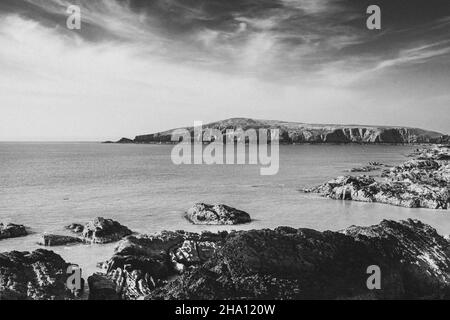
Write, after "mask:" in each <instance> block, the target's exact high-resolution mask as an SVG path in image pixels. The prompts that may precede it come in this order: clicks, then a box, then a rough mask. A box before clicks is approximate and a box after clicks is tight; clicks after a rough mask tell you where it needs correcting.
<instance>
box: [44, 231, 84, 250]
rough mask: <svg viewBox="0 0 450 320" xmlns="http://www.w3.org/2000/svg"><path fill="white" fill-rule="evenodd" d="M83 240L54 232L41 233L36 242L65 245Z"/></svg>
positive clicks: (53, 245)
mask: <svg viewBox="0 0 450 320" xmlns="http://www.w3.org/2000/svg"><path fill="white" fill-rule="evenodd" d="M81 242H83V240H81V239H80V238H76V237H70V236H61V235H56V234H43V235H42V236H41V239H40V240H39V241H38V244H39V245H41V246H47V247H55V246H65V245H68V244H75V243H81Z"/></svg>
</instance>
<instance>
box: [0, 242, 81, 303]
mask: <svg viewBox="0 0 450 320" xmlns="http://www.w3.org/2000/svg"><path fill="white" fill-rule="evenodd" d="M68 267H69V264H68V263H66V262H65V261H64V260H63V259H62V258H61V257H60V256H59V255H57V254H56V253H54V252H52V251H47V250H42V249H38V250H36V251H33V252H31V253H30V252H18V251H12V252H6V253H0V300H65V299H74V298H75V296H74V294H73V293H72V292H71V291H69V290H68V289H67V287H66V281H67V278H68V275H67V273H66V272H67V268H68Z"/></svg>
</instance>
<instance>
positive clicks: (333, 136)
mask: <svg viewBox="0 0 450 320" xmlns="http://www.w3.org/2000/svg"><path fill="white" fill-rule="evenodd" d="M239 128H241V129H243V130H247V129H279V130H280V143H285V144H290V143H447V142H449V141H450V138H449V136H446V135H443V134H441V133H438V132H434V131H427V130H422V129H417V128H407V127H382V126H363V125H361V126H360V125H332V124H330V125H328V124H325V125H323V124H305V123H297V122H284V121H274V120H254V119H247V118H233V119H228V120H223V121H218V122H213V123H209V124H205V125H204V126H203V129H204V130H205V129H218V130H220V131H222V133H225V132H226V130H229V129H232V130H236V129H239ZM183 129H186V130H188V131H189V132H191V136H192V133H193V131H194V129H193V127H186V128H183ZM174 130H175V129H174ZM174 130H169V131H165V132H159V133H154V134H148V135H141V136H137V137H136V138H135V139H134V140H133V141H132V142H134V143H170V142H172V141H171V138H172V133H173V132H174ZM119 142H121V141H119Z"/></svg>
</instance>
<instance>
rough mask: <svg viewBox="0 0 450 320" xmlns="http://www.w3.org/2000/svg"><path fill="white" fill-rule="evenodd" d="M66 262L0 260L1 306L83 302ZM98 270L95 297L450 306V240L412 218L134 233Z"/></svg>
mask: <svg viewBox="0 0 450 320" xmlns="http://www.w3.org/2000/svg"><path fill="white" fill-rule="evenodd" d="M70 265H71V264H69V263H68V262H66V261H64V260H63V259H62V258H61V257H60V256H59V255H57V254H56V253H54V252H52V251H48V250H43V249H38V250H35V251H33V252H17V251H12V252H5V253H1V254H0V300H13V299H14V300H15V299H30V300H73V299H79V298H78V297H79V292H74V291H71V290H69V289H68V288H67V287H66V283H67V279H68V275H67V273H66V270H67V268H68V267H69V266H70ZM98 266H99V272H98V273H95V274H92V275H90V276H89V277H88V279H87V286H88V288H89V296H88V298H89V299H91V300H98V299H101V300H151V299H158V300H160V299H450V240H449V239H446V238H444V237H443V236H441V235H439V234H438V233H437V232H436V230H435V229H433V228H432V227H430V226H428V225H426V224H423V223H422V222H420V221H418V220H411V219H409V220H405V221H400V222H396V221H390V220H384V221H382V222H381V223H379V224H377V225H373V226H369V227H358V226H351V227H349V228H346V229H344V230H341V231H337V232H332V231H325V232H319V231H316V230H312V229H304V228H302V229H294V228H291V227H278V228H276V229H273V230H271V229H263V230H249V231H231V232H225V231H224V232H219V233H211V232H203V233H191V232H185V231H163V232H161V233H158V234H153V235H146V234H133V235H128V236H126V237H125V238H123V239H122V240H120V241H119V242H118V243H117V245H116V248H115V251H114V254H113V255H112V257H111V258H110V259H108V260H107V261H104V262H99V264H98ZM370 266H377V267H378V268H379V269H380V270H382V277H381V287H380V289H378V290H370V288H368V286H367V278H368V273H367V270H368V267H370ZM83 288H84V285H83ZM83 288H81V289H80V290H79V291H82V290H83ZM324 288H326V290H324Z"/></svg>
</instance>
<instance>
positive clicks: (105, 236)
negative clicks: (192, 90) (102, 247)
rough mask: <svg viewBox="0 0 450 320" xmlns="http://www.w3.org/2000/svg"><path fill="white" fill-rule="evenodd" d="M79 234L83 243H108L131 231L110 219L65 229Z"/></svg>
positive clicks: (72, 225)
mask: <svg viewBox="0 0 450 320" xmlns="http://www.w3.org/2000/svg"><path fill="white" fill-rule="evenodd" d="M66 228H67V229H69V230H72V231H73V232H75V233H78V234H80V236H81V238H82V239H83V241H85V242H88V243H109V242H115V241H119V240H120V239H122V238H124V237H126V236H128V235H130V234H132V231H131V230H130V229H128V228H127V227H125V226H123V225H121V224H120V223H119V222H117V221H114V220H112V219H105V218H101V217H98V218H95V219H94V220H93V221H91V222H88V223H87V224H86V225H85V226H84V227H83V226H81V225H80V224H76V223H75V224H71V225H69V226H67V227H66Z"/></svg>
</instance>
